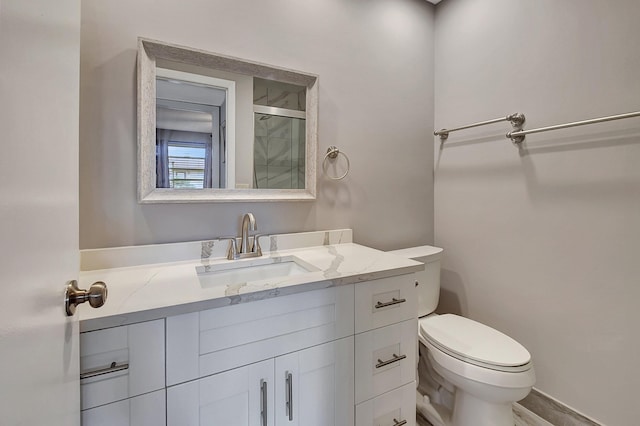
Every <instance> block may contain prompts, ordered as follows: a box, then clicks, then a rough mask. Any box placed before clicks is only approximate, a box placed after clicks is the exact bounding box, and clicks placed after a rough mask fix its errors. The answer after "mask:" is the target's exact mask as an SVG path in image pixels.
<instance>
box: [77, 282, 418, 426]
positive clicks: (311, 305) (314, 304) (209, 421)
mask: <svg viewBox="0 0 640 426" xmlns="http://www.w3.org/2000/svg"><path fill="white" fill-rule="evenodd" d="M274 291H277V290H274ZM243 297H249V298H250V297H252V295H251V294H249V295H245V296H243ZM255 297H260V294H259V293H258V294H256V295H255ZM231 300H237V299H233V298H231ZM416 300H417V297H416V288H415V278H414V275H413V274H406V275H400V276H396V277H391V278H383V279H378V280H373V281H368V282H361V283H358V284H348V285H341V286H337V287H331V288H325V289H320V290H312V291H306V292H299V293H294V294H290V295H285V296H280V297H271V298H267V299H264V300H256V301H251V302H250V303H239V304H234V305H229V306H224V307H218V308H213V309H208V310H203V311H199V312H191V313H187V314H183V315H175V316H169V317H166V318H163V319H159V320H155V321H150V322H145V323H139V324H132V325H126V326H121V327H114V328H108V329H103V330H98V331H91V332H86V333H82V334H81V359H82V361H81V364H82V371H83V373H85V374H86V373H89V375H90V376H91V377H88V378H85V379H82V380H81V386H82V408H83V412H82V424H83V426H101V425H110V426H165V425H166V426H200V425H203V426H204V425H220V426H223V425H233V426H245V425H246V426H353V425H354V424H355V425H357V426H398V425H407V426H415V371H416V370H415V367H416V352H417V350H416V336H417V334H416V327H417V319H416ZM114 363H115V364H114Z"/></svg>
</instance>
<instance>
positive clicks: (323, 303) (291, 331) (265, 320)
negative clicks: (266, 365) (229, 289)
mask: <svg viewBox="0 0 640 426" xmlns="http://www.w3.org/2000/svg"><path fill="white" fill-rule="evenodd" d="M352 334H353V286H352V285H347V286H341V287H335V288H328V289H323V290H316V291H310V292H305V293H299V294H293V295H290V296H286V297H276V298H273V299H267V300H262V301H257V302H251V303H244V304H241V305H234V306H227V307H223V308H216V309H210V310H208V311H202V312H195V313H191V314H185V315H178V316H174V317H169V318H167V384H168V385H169V386H172V385H175V384H178V383H183V382H186V381H189V380H194V379H197V378H200V377H205V376H208V375H211V374H216V373H219V372H222V371H226V370H230V369H233V368H237V367H240V366H243V365H248V364H251V363H254V362H258V361H261V360H265V359H268V358H273V357H276V356H278V355H281V354H285V353H289V352H294V351H297V350H300V349H304V348H307V347H310V346H314V345H318V344H321V343H326V342H330V341H332V340H335V339H339V338H342V337H345V336H349V335H352Z"/></svg>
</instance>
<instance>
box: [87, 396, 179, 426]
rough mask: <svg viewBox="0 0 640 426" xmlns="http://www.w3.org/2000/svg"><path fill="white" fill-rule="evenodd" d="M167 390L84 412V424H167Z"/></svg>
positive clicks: (107, 425)
mask: <svg viewBox="0 0 640 426" xmlns="http://www.w3.org/2000/svg"><path fill="white" fill-rule="evenodd" d="M165 401H166V398H165V391H164V390H160V391H155V392H151V393H147V394H145V395H140V396H136V397H133V398H129V399H125V400H124V401H119V402H112V403H111V404H107V405H102V406H100V407H96V408H91V409H89V410H84V411H83V412H82V426H165V425H166V424H167V422H166V410H165V405H166V402H165Z"/></svg>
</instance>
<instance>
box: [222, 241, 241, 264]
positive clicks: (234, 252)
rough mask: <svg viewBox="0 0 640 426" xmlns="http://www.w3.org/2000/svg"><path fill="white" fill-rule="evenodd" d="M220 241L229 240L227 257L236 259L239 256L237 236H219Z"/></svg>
mask: <svg viewBox="0 0 640 426" xmlns="http://www.w3.org/2000/svg"><path fill="white" fill-rule="evenodd" d="M218 240H219V241H224V240H229V248H228V249H227V259H229V260H234V259H237V258H238V243H237V241H236V237H218Z"/></svg>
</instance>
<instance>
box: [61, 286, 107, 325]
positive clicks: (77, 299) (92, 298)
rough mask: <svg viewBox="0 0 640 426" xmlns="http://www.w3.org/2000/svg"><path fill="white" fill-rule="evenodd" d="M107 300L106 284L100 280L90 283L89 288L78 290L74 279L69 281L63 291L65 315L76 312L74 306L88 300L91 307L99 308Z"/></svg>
mask: <svg viewBox="0 0 640 426" xmlns="http://www.w3.org/2000/svg"><path fill="white" fill-rule="evenodd" d="M106 300H107V285H106V284H105V283H103V282H102V281H96V282H95V283H93V284H91V287H89V290H80V289H79V288H78V282H77V281H76V280H73V281H69V283H68V284H67V288H66V290H65V292H64V308H65V311H66V312H67V316H68V317H70V316H72V315H73V314H75V313H76V306H78V305H79V304H81V303H84V302H89V305H91V307H92V308H99V307H100V306H102V305H104V302H106Z"/></svg>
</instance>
